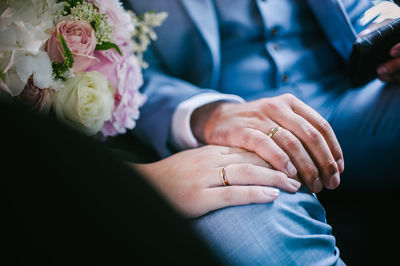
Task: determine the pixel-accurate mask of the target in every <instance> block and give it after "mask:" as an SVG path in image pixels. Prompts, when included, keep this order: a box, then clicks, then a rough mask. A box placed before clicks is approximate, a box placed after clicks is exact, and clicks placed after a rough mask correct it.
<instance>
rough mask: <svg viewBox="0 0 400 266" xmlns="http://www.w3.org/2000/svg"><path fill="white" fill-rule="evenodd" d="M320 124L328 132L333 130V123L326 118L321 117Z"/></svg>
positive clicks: (322, 129)
mask: <svg viewBox="0 0 400 266" xmlns="http://www.w3.org/2000/svg"><path fill="white" fill-rule="evenodd" d="M318 124H319V126H320V128H321V131H322V132H324V133H326V134H328V133H330V132H332V127H331V125H330V124H329V123H328V121H326V120H325V119H323V118H321V120H320V121H319V123H318Z"/></svg>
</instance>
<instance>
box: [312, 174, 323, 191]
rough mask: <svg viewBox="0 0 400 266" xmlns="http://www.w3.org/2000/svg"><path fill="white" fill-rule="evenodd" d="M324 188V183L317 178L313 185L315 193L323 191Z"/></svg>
mask: <svg viewBox="0 0 400 266" xmlns="http://www.w3.org/2000/svg"><path fill="white" fill-rule="evenodd" d="M322 187H323V184H322V181H321V179H320V178H319V177H317V178H316V179H315V180H314V183H313V192H319V191H321V189H322Z"/></svg>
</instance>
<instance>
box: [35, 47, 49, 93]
mask: <svg viewBox="0 0 400 266" xmlns="http://www.w3.org/2000/svg"><path fill="white" fill-rule="evenodd" d="M33 63H34V65H33V83H34V84H35V86H36V87H39V88H41V89H44V88H49V87H50V85H51V84H52V83H53V76H52V73H53V69H52V67H51V61H50V58H49V56H48V55H47V53H45V52H40V53H39V54H38V55H37V56H35V57H33Z"/></svg>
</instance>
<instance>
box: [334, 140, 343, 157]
mask: <svg viewBox="0 0 400 266" xmlns="http://www.w3.org/2000/svg"><path fill="white" fill-rule="evenodd" d="M332 151H333V154H334V156H335V157H337V158H336V159H339V158H342V157H343V153H342V148H341V147H340V144H339V143H334V144H332Z"/></svg>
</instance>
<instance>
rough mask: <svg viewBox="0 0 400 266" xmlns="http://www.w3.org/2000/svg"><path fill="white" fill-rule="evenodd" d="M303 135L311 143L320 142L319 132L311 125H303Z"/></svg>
mask: <svg viewBox="0 0 400 266" xmlns="http://www.w3.org/2000/svg"><path fill="white" fill-rule="evenodd" d="M304 132H305V137H306V139H307V140H309V141H310V142H311V143H313V144H319V143H320V142H321V139H322V136H321V134H320V133H319V132H318V131H317V130H316V129H315V128H313V127H311V126H304Z"/></svg>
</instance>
